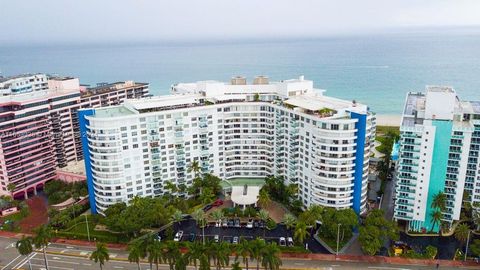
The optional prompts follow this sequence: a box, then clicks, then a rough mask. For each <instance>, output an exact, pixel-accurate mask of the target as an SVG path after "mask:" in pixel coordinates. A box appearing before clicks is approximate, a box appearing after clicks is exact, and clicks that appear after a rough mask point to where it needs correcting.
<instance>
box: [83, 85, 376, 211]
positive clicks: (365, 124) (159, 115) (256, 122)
mask: <svg viewBox="0 0 480 270" xmlns="http://www.w3.org/2000/svg"><path fill="white" fill-rule="evenodd" d="M79 119H80V128H81V130H82V133H83V134H85V135H86V136H83V137H82V141H83V147H84V156H85V164H86V171H87V182H88V185H89V192H90V204H91V209H92V211H93V212H94V213H96V212H98V213H103V211H105V209H106V208H107V207H108V206H109V205H112V204H114V203H117V202H127V201H128V200H130V199H131V198H132V197H133V196H158V195H161V194H163V192H164V191H163V184H164V183H165V182H166V181H169V182H172V183H175V184H186V185H187V186H188V185H190V184H191V183H192V180H193V173H189V172H188V170H187V168H188V167H189V165H190V164H191V163H192V162H193V161H194V160H197V161H199V163H200V165H201V168H202V171H203V172H208V173H212V174H214V175H217V176H219V177H220V178H222V179H224V180H234V179H237V178H250V179H258V178H261V179H263V178H265V177H267V176H270V175H276V176H283V177H284V179H285V181H286V184H289V183H296V184H298V187H299V198H300V199H301V200H302V202H303V203H304V205H305V206H309V205H311V204H318V205H323V206H330V207H335V208H353V209H354V210H355V211H356V212H357V213H359V214H360V213H362V212H364V211H365V203H366V198H367V176H368V162H369V156H370V149H371V147H372V145H373V141H374V136H375V116H374V114H372V113H371V112H369V110H368V108H367V106H366V105H362V104H358V103H356V102H355V101H344V100H339V99H336V98H332V97H327V96H324V95H323V92H322V91H320V90H317V89H314V88H313V82H312V81H308V80H304V79H303V77H300V78H299V79H294V80H286V81H281V82H269V81H268V78H267V77H263V76H260V77H257V78H255V80H254V82H253V84H247V82H246V79H245V78H242V77H235V78H233V79H232V81H231V82H230V83H224V82H218V81H201V82H197V83H185V84H177V85H174V86H172V94H171V95H165V96H158V97H152V98H147V99H137V100H128V101H126V102H125V103H124V104H123V105H120V106H113V107H108V108H99V109H85V110H80V111H79Z"/></svg>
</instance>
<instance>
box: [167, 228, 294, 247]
mask: <svg viewBox="0 0 480 270" xmlns="http://www.w3.org/2000/svg"><path fill="white" fill-rule="evenodd" d="M182 237H183V231H178V232H177V233H176V234H175V237H174V238H173V241H175V242H180V241H181V240H182ZM196 237H197V235H196V234H195V233H190V236H189V237H188V241H190V242H193V241H195V239H196ZM158 240H159V241H160V240H161V238H159V239H158ZM239 240H240V238H239V237H238V236H234V237H233V238H232V241H231V243H232V244H238V241H239ZM213 241H214V242H215V243H218V242H220V235H218V234H216V235H214V236H213ZM224 241H228V242H230V240H226V239H224ZM278 244H279V245H280V246H281V247H286V246H289V247H293V239H292V237H286V238H285V237H280V238H279V239H278Z"/></svg>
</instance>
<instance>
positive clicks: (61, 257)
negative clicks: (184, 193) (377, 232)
mask: <svg viewBox="0 0 480 270" xmlns="http://www.w3.org/2000/svg"><path fill="white" fill-rule="evenodd" d="M14 243H15V240H14V239H8V238H1V237H0V270H13V269H29V266H28V260H27V257H25V256H19V255H18V253H17V250H16V249H15V247H14V246H13V245H14ZM91 252H92V248H88V247H77V246H69V245H63V244H51V245H49V247H48V248H47V253H48V254H47V258H48V263H49V268H50V269H51V270H91V269H99V266H98V265H96V264H95V263H94V262H93V261H91V260H89V259H88V258H87V257H88V255H89V254H90V253H91ZM52 253H55V254H52ZM69 255H73V256H69ZM126 256H127V253H126V251H117V250H111V251H110V261H109V262H107V264H106V265H105V267H104V268H103V269H106V270H119V269H125V270H129V269H131V270H136V269H137V266H136V265H135V264H131V263H129V262H127V261H125V258H126ZM29 258H30V262H31V264H32V269H34V270H45V265H44V260H43V254H42V253H41V251H36V252H34V253H32V255H31V256H29ZM231 262H233V258H232V259H231ZM282 268H290V269H293V268H294V269H313V268H314V269H317V270H351V269H370V270H416V269H419V270H426V269H434V267H432V266H415V265H389V264H370V263H358V262H335V261H314V260H309V259H307V260H305V259H284V260H283V266H282ZM141 269H142V270H147V269H149V270H150V266H149V265H148V263H142V264H141ZM153 269H155V266H154V267H153ZM160 269H162V270H168V266H167V265H161V266H160ZM188 269H189V270H193V269H194V268H193V267H189V268H188ZM212 269H213V268H212ZM252 269H253V268H252ZM440 269H458V268H448V267H440ZM465 269H468V268H465ZM470 269H473V268H470Z"/></svg>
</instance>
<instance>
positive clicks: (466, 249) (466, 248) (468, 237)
mask: <svg viewBox="0 0 480 270" xmlns="http://www.w3.org/2000/svg"><path fill="white" fill-rule="evenodd" d="M471 231H472V230H468V236H467V245H466V246H465V257H464V258H463V261H466V260H467V253H468V242H470V232H471Z"/></svg>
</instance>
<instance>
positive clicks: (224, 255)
mask: <svg viewBox="0 0 480 270" xmlns="http://www.w3.org/2000/svg"><path fill="white" fill-rule="evenodd" d="M215 246H217V247H218V248H216V249H215V257H216V266H217V270H220V269H222V267H225V266H228V265H229V262H230V254H231V247H230V244H229V243H227V242H221V243H220V244H216V245H215Z"/></svg>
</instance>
